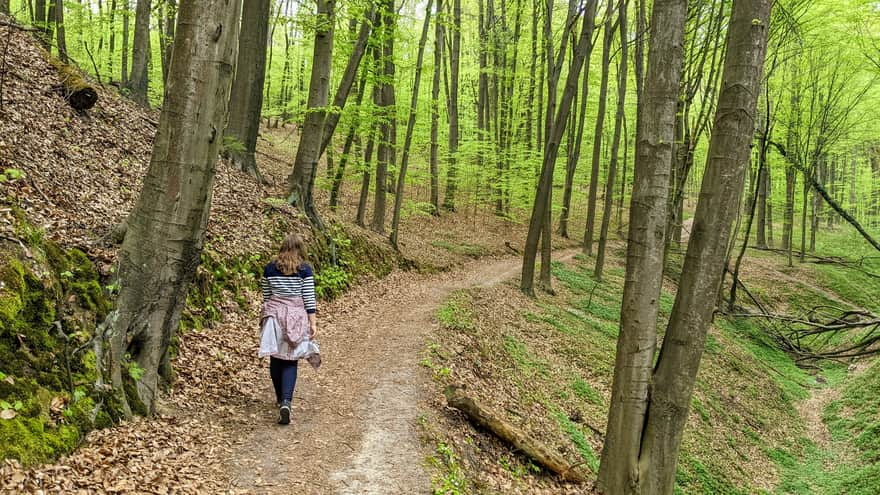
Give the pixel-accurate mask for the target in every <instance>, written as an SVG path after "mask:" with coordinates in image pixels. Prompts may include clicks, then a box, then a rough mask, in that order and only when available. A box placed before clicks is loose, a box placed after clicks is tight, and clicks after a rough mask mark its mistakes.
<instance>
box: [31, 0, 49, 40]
mask: <svg viewBox="0 0 880 495" xmlns="http://www.w3.org/2000/svg"><path fill="white" fill-rule="evenodd" d="M34 17H35V20H34V25H36V27H37V29H39V30H40V31H41V33H42V35H41V36H39V37H38V38H39V40H40V44H41V45H43V48H45V49H46V51H49V48H50V46H51V43H50V41H51V34H50V33H51V31H50V24H49V19H48V15H47V12H46V0H36V2H35V3H34Z"/></svg>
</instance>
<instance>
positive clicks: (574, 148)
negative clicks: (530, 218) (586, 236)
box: [559, 9, 596, 238]
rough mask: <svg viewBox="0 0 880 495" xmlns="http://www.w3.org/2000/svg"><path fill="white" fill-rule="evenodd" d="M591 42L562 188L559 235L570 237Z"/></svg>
mask: <svg viewBox="0 0 880 495" xmlns="http://www.w3.org/2000/svg"><path fill="white" fill-rule="evenodd" d="M591 12H595V9H593V10H591ZM591 22H593V23H595V22H596V20H595V19H593V20H592V21H591ZM590 40H591V43H590V46H589V47H588V48H587V58H586V60H587V63H586V65H585V66H584V76H583V81H582V83H581V84H582V86H581V105H580V109H579V110H578V112H577V131H576V133H575V132H574V129H572V131H573V132H572V133H571V134H572V135H574V136H575V137H574V139H573V140H572V141H573V142H572V141H569V145H568V147H569V149H568V156H567V161H566V164H565V184H564V186H563V189H562V211H561V212H560V213H559V235H561V236H562V237H565V238H568V218H569V216H570V212H571V193H572V188H573V187H574V174H575V172H576V171H577V164H578V162H579V161H580V159H581V143H582V142H583V140H584V124H585V123H586V120H587V119H586V117H587V97H588V96H589V89H590V64H589V60H590V56H591V55H592V53H593V46H592V34H591V39H590Z"/></svg>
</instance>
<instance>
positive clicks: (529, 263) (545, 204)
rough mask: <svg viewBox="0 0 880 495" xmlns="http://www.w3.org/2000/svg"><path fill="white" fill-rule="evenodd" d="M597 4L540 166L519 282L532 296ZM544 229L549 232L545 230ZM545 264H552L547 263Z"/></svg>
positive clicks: (589, 8)
mask: <svg viewBox="0 0 880 495" xmlns="http://www.w3.org/2000/svg"><path fill="white" fill-rule="evenodd" d="M575 2H576V0H572V1H571V2H570V3H569V12H570V13H571V12H574V7H575V5H576V4H575ZM596 3H597V2H590V3H589V5H588V6H587V12H585V14H584V19H585V21H584V23H583V27H582V29H581V33H580V38H579V39H578V43H577V47H576V49H575V51H574V57H573V58H574V60H573V62H572V70H571V71H569V73H568V76H567V79H566V81H565V89H564V90H563V93H562V101H561V102H560V104H559V109H558V111H557V112H556V118H555V119H554V123H553V127H552V129H551V133H550V135H549V136H548V139H547V142H546V143H545V146H544V160H543V163H542V164H541V176H540V179H539V181H538V188H537V192H536V193H535V202H534V204H533V206H532V215H531V218H530V219H529V231H528V235H527V237H526V247H525V250H524V253H523V266H522V279H521V282H520V290H522V291H523V292H524V293H526V294H528V295H530V296H534V294H535V291H534V277H535V259H536V258H537V253H538V240H539V239H540V238H541V236H542V235H544V236H547V240H548V241H549V236H550V235H551V234H552V230H551V229H550V228H549V226H548V225H547V224H548V223H549V221H548V217H549V213H548V212H549V209H550V202H549V198H550V192H551V188H552V186H553V168H554V166H555V163H556V157H557V155H558V153H559V145H560V143H561V142H562V137H563V135H564V133H565V125H566V123H567V122H568V117H569V113H570V112H571V102H572V100H573V99H574V94H575V92H576V91H577V83H578V78H579V77H580V72H581V68H582V67H583V65H584V60H585V58H586V54H587V48H588V46H589V43H590V33H591V32H592V29H593V25H592V23H591V22H587V20H589V19H592V18H593V17H594V16H595V13H593V14H591V13H590V12H591V11H592V12H595V8H596ZM569 19H572V20H571V21H567V22H566V28H565V29H566V30H569V31H570V30H571V29H572V27H573V26H574V24H575V22H574V21H575V19H574V18H573V17H572V15H569ZM562 40H563V42H562V44H561V51H564V50H565V43H566V40H567V35H566V34H563V38H562ZM557 65H561V64H557ZM548 109H549V107H548ZM545 228H546V229H547V230H546V231H545ZM547 261H549V260H547ZM545 263H546V264H547V265H549V263H547V262H546V261H545Z"/></svg>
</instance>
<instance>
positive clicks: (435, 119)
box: [430, 0, 445, 215]
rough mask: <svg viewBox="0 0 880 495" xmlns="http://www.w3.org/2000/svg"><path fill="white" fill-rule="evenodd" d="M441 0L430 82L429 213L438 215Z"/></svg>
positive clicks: (441, 2)
mask: <svg viewBox="0 0 880 495" xmlns="http://www.w3.org/2000/svg"><path fill="white" fill-rule="evenodd" d="M442 12H443V0H437V13H436V21H435V22H434V79H433V81H432V82H431V159H430V160H431V161H430V169H431V170H430V173H431V206H432V210H431V213H432V214H433V215H439V214H440V172H439V167H438V154H439V150H440V138H439V136H438V134H439V129H440V69H441V65H442V60H443V45H444V43H445V42H444V41H443V22H441V19H440V16H441V14H442Z"/></svg>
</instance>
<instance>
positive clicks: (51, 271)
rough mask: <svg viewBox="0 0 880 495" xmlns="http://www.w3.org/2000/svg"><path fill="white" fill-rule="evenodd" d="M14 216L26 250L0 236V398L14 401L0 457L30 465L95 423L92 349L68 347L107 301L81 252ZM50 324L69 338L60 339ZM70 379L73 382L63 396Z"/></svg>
mask: <svg viewBox="0 0 880 495" xmlns="http://www.w3.org/2000/svg"><path fill="white" fill-rule="evenodd" d="M16 219H17V225H16V232H17V233H18V235H19V237H20V239H21V240H22V242H24V243H25V244H26V245H27V246H28V247H27V250H28V251H27V252H25V251H24V250H23V249H22V248H21V246H20V245H19V244H18V243H17V242H0V260H2V268H0V282H2V289H0V363H2V370H0V371H3V374H4V375H5V377H4V378H7V379H4V380H2V381H0V402H5V403H7V404H14V405H15V410H16V412H17V416H16V417H15V418H13V419H11V420H0V458H7V457H11V458H16V459H19V460H21V462H22V463H23V464H25V465H31V464H34V463H38V462H46V461H50V460H52V459H54V458H56V457H58V456H59V455H62V454H65V453H67V452H70V451H72V450H73V449H74V448H75V447H76V445H77V444H78V442H79V440H80V438H81V437H82V436H83V435H84V434H85V433H86V432H88V431H89V430H91V429H92V428H93V427H94V426H95V425H94V424H93V423H92V421H91V415H92V411H93V410H94V409H95V405H96V404H98V403H102V404H104V407H105V408H106V407H107V405H108V404H109V403H108V401H106V400H105V398H104V397H103V394H104V392H100V391H96V390H93V389H92V388H91V387H90V385H91V384H93V383H95V381H96V379H97V375H98V369H97V366H96V363H95V357H94V354H93V353H92V352H88V351H87V352H81V353H79V354H77V355H71V354H69V353H71V352H72V349H74V348H76V347H79V346H81V345H82V344H84V343H86V342H87V341H88V340H89V339H90V338H91V336H92V334H93V332H94V329H95V326H96V323H97V321H98V320H99V319H100V318H102V317H103V316H104V314H106V312H107V310H109V307H110V303H109V301H108V300H107V298H106V296H105V294H104V291H103V289H102V286H101V281H100V276H99V273H98V270H97V269H96V268H95V265H94V264H93V263H92V262H91V260H89V258H88V256H86V254H85V253H83V252H82V251H79V250H76V249H71V250H65V249H63V248H62V247H60V246H58V245H57V244H55V243H53V242H51V241H49V240H46V239H44V237H43V235H42V231H41V230H40V229H36V228H33V227H32V226H30V225H28V224H27V222H26V219H25V217H24V214H23V213H20V214H17V215H16ZM57 323H60V324H61V330H62V331H64V332H65V333H66V334H67V335H68V336H69V338H70V341H69V342H67V341H65V340H64V339H62V338H61V336H60V334H59V332H58V330H57V328H56V324H57ZM65 353H68V354H67V355H66V356H65ZM68 363H69V370H70V375H68V373H67V371H68V368H67V365H68ZM74 383H75V384H78V387H79V388H78V391H77V394H76V397H71V396H70V390H71V389H72V388H73V384H74ZM58 397H60V398H64V399H65V400H66V401H67V404H68V406H67V407H66V408H65V409H64V410H63V413H62V414H61V415H60V417H59V416H58V415H57V410H56V411H51V410H50V409H51V408H50V404H51V403H52V400H53V399H54V398H58ZM113 416H118V413H117V412H116V411H114V410H112V408H111V409H110V410H106V411H100V412H99V414H98V419H99V420H100V425H101V426H108V425H109V424H111V423H112V421H113V420H114V419H116V418H114V417H113Z"/></svg>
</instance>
